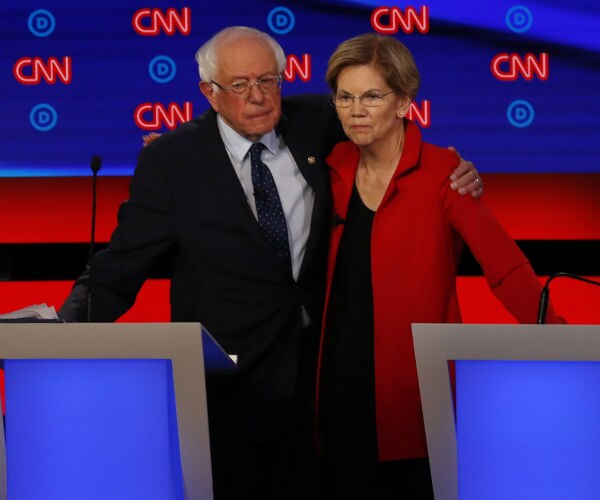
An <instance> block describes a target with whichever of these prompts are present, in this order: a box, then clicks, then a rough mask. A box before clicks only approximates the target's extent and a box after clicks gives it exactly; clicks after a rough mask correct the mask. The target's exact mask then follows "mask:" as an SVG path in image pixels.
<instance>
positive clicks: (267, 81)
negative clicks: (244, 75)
mask: <svg viewBox="0 0 600 500" xmlns="http://www.w3.org/2000/svg"><path fill="white" fill-rule="evenodd" d="M281 82H282V78H281V76H280V75H268V76H263V77H261V78H259V79H258V80H256V81H255V82H254V83H250V80H236V81H234V82H233V83H232V84H231V85H229V86H228V87H226V86H225V85H221V84H220V83H217V82H215V81H214V80H211V81H210V83H213V84H214V85H216V86H217V87H219V88H220V89H221V90H223V91H224V92H233V93H234V94H238V95H243V94H246V93H249V92H250V90H251V89H252V87H254V86H255V85H256V86H257V87H258V88H259V89H260V91H261V92H262V93H263V94H272V93H274V92H277V91H278V90H279V89H281Z"/></svg>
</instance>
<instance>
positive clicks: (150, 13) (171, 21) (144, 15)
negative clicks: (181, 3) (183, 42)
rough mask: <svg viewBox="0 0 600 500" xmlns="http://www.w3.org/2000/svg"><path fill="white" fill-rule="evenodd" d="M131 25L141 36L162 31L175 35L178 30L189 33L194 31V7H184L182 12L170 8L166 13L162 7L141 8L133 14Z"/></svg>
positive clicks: (183, 33) (152, 34)
mask: <svg viewBox="0 0 600 500" xmlns="http://www.w3.org/2000/svg"><path fill="white" fill-rule="evenodd" d="M131 25H132V26H133V29H134V30H135V32H136V33H137V34H138V35H141V36H158V35H160V34H161V32H165V33H166V34H167V35H169V36H173V35H175V34H176V33H175V32H176V31H178V32H179V33H181V34H182V35H189V34H190V33H191V31H192V9H190V8H189V7H183V8H182V9H181V12H177V10H176V9H173V8H169V9H167V12H166V13H164V12H163V11H162V10H160V9H140V10H138V11H137V12H136V13H135V14H134V15H133V18H132V19H131Z"/></svg>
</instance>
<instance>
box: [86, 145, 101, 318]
mask: <svg viewBox="0 0 600 500" xmlns="http://www.w3.org/2000/svg"><path fill="white" fill-rule="evenodd" d="M101 164H102V159H101V158H100V157H99V156H98V155H94V156H92V160H91V162H90V169H91V170H92V235H91V237H90V257H89V261H88V269H89V272H88V288H87V322H88V323H91V321H92V301H93V296H94V281H93V276H92V271H93V268H94V265H93V263H94V245H95V240H96V237H95V233H96V179H97V177H98V172H100V166H101Z"/></svg>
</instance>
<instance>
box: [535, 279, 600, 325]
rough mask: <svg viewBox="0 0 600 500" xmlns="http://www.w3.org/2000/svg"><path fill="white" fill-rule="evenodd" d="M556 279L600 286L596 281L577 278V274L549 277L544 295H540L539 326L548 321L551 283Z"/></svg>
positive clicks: (544, 287) (543, 289) (543, 291)
mask: <svg viewBox="0 0 600 500" xmlns="http://www.w3.org/2000/svg"><path fill="white" fill-rule="evenodd" d="M554 278H571V279H574V280H577V281H583V282H584V283H589V284H591V285H596V286H600V283H599V282H597V281H594V280H590V279H587V278H582V277H581V276H577V275H576V274H571V273H562V272H561V273H555V274H552V275H551V276H549V277H548V279H547V280H546V284H545V285H544V286H543V287H542V293H541V294H540V304H539V307H538V317H537V322H538V325H543V324H544V322H545V321H546V312H547V310H548V300H549V299H550V288H549V285H550V282H551V281H552V280H553V279H554Z"/></svg>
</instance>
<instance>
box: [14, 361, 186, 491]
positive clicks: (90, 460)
mask: <svg viewBox="0 0 600 500" xmlns="http://www.w3.org/2000/svg"><path fill="white" fill-rule="evenodd" d="M4 366H5V376H6V405H7V407H8V408H10V410H9V411H8V412H7V415H6V460H7V480H8V498H11V499H12V498H14V499H19V500H81V499H86V500H106V499H111V500H131V499H144V500H182V499H183V485H182V472H181V462H180V458H179V441H178V437H177V421H176V414H175V405H174V397H173V378H172V370H171V362H170V361H166V360H7V361H5V365H4Z"/></svg>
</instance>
